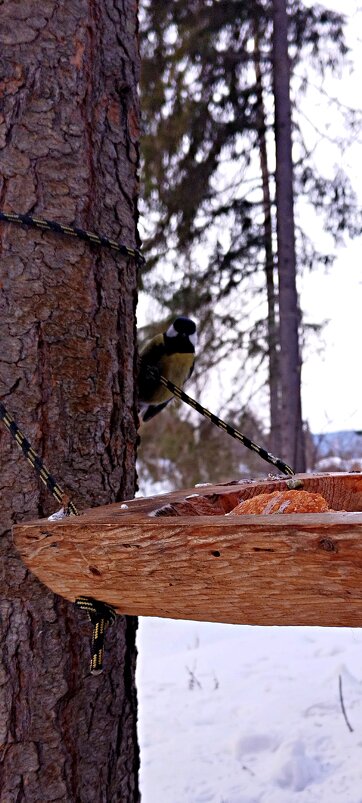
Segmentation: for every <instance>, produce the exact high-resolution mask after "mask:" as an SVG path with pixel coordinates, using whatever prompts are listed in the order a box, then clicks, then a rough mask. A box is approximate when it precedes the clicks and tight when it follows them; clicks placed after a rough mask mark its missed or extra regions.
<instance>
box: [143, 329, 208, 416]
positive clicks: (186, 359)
mask: <svg viewBox="0 0 362 803" xmlns="http://www.w3.org/2000/svg"><path fill="white" fill-rule="evenodd" d="M195 345H196V324H195V323H194V321H191V319H190V318H184V317H180V318H176V320H174V322H173V323H172V324H171V326H169V328H168V329H167V331H166V332H163V333H161V334H159V335H156V337H153V338H152V340H150V341H149V342H148V343H146V345H145V346H144V347H143V349H142V350H141V353H140V367H139V375H138V395H139V400H140V411H139V412H140V414H141V416H142V418H143V421H149V420H150V418H153V416H155V415H157V413H160V412H161V410H163V409H164V407H166V405H167V404H169V402H170V401H171V399H173V395H172V393H171V391H170V390H168V388H165V387H164V386H163V385H161V384H160V382H159V380H158V378H157V376H155V377H152V375H151V376H150V373H149V371H148V369H149V368H150V367H151V368H157V369H158V373H159V374H161V375H162V376H164V377H165V378H166V379H169V380H170V381H171V382H173V383H174V385H178V386H179V387H180V386H181V387H182V385H183V384H184V383H185V382H186V381H187V379H189V377H190V376H191V374H192V371H193V368H194V361H195Z"/></svg>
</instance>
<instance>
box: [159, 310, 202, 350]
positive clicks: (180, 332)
mask: <svg viewBox="0 0 362 803" xmlns="http://www.w3.org/2000/svg"><path fill="white" fill-rule="evenodd" d="M165 338H166V341H167V340H168V341H169V342H170V341H172V340H173V339H174V338H176V340H177V343H180V342H182V341H184V342H185V343H186V342H187V341H189V343H190V344H191V346H192V348H193V349H194V348H195V345H196V324H195V321H192V320H191V318H186V317H184V316H180V317H179V318H175V320H174V322H173V323H172V324H171V326H169V327H168V329H167V332H165ZM175 345H176V343H175ZM187 350H188V349H187Z"/></svg>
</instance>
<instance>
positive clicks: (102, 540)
mask: <svg viewBox="0 0 362 803" xmlns="http://www.w3.org/2000/svg"><path fill="white" fill-rule="evenodd" d="M291 482H294V483H295V484H296V485H297V486H298V487H303V489H304V490H309V491H313V492H317V493H321V494H322V495H323V496H324V497H325V498H326V499H327V501H328V503H329V505H330V506H331V507H333V508H334V510H335V511H336V512H331V513H319V514H312V513H309V514H308V513H307V514H290V515H282V514H274V515H270V516H261V515H254V516H252V515H248V516H241V517H228V516H225V513H226V512H229V511H230V510H231V509H232V508H233V507H234V506H235V505H236V504H237V503H238V502H239V501H240V500H241V499H246V498H250V497H251V496H254V495H255V494H256V493H264V492H266V491H273V490H276V489H279V488H287V487H289V488H290V485H291ZM125 505H126V507H125ZM14 541H15V545H16V547H17V549H18V551H19V552H20V555H21V557H22V559H23V561H24V563H25V564H26V566H27V567H28V568H29V569H30V570H31V571H32V572H33V573H34V574H35V575H36V576H37V577H38V578H39V579H40V580H41V581H42V582H43V583H45V584H46V585H48V586H49V587H50V588H51V589H52V590H53V591H55V592H56V593H58V594H60V595H62V596H64V597H66V598H67V599H69V600H71V601H74V600H75V599H76V597H77V596H79V595H82V594H85V595H89V596H93V597H95V598H97V599H100V600H103V601H104V602H108V603H110V604H112V605H114V606H115V607H116V609H117V611H118V612H119V613H127V614H138V615H142V616H165V617H171V618H182V619H196V620H203V621H214V622H232V623H239V624H254V625H255V624H258V625H307V624H308V625H328V626H335V625H343V626H349V627H351V626H354V627H360V626H361V625H362V475H361V474H325V475H320V474H319V475H299V477H296V478H293V480H292V481H290V479H283V478H282V479H281V478H271V479H267V480H265V481H241V482H240V483H235V484H230V485H218V486H204V487H196V488H193V489H189V490H188V491H185V490H183V491H178V492H175V493H171V494H165V495H162V496H157V497H151V498H148V499H135V500H131V501H129V502H126V503H123V506H122V504H113V505H107V506H104V507H99V508H94V509H92V510H86V511H84V513H82V515H80V516H79V517H70V518H67V519H63V520H61V521H48V520H39V521H33V522H28V523H26V524H21V525H17V526H16V527H14Z"/></svg>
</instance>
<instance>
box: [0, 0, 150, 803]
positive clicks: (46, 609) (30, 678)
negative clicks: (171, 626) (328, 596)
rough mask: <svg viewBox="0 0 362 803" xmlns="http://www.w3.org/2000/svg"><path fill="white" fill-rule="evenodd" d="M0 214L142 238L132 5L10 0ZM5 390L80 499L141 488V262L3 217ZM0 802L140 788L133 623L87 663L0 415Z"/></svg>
mask: <svg viewBox="0 0 362 803" xmlns="http://www.w3.org/2000/svg"><path fill="white" fill-rule="evenodd" d="M0 43H1V52H0V62H1V65H0V75H1V83H0V91H1V93H2V95H3V115H2V117H1V118H0V125H1V127H0V137H1V139H0V160H1V164H0V173H1V184H0V208H2V209H5V210H6V211H19V212H28V213H32V214H34V215H38V216H43V217H48V218H51V219H54V220H61V221H62V222H65V223H76V224H78V225H79V226H82V227H84V228H88V229H91V230H92V229H98V230H99V231H102V232H103V233H105V234H106V235H108V236H111V237H113V238H118V239H119V240H122V241H124V242H126V243H127V244H128V245H130V246H132V245H133V246H134V245H135V242H136V236H137V235H136V217H137V215H136V195H137V166H138V99H137V91H136V84H137V77H138V66H139V65H138V43H137V7H136V3H134V2H132V0H103V2H101V0H92V2H91V0H73V2H71V3H64V2H62V1H61V0H43V2H42V3H41V4H39V3H38V2H37V0H24V2H22V3H19V2H17V1H15V0H8V2H7V3H6V4H5V5H3V6H2V11H1V20H0ZM0 238H1V287H0V310H1V312H0V326H1V352H0V397H2V398H3V400H4V403H5V404H6V406H7V407H8V409H9V411H10V412H11V413H12V414H13V415H14V417H15V419H16V420H17V422H18V424H19V426H21V428H22V429H23V430H24V431H25V432H26V434H27V435H28V437H29V439H30V440H31V442H32V443H33V445H34V447H35V448H36V450H37V451H38V452H39V453H40V455H41V456H42V458H43V459H44V461H45V462H46V463H47V465H48V466H49V467H50V469H51V471H52V473H54V475H55V476H56V477H57V478H58V480H59V481H60V483H61V484H62V485H63V487H64V488H66V489H67V490H68V491H69V492H70V495H71V497H72V499H73V500H74V502H75V504H76V505H77V507H78V508H79V509H81V508H82V507H85V506H87V507H89V506H93V505H97V504H104V503H108V502H111V501H117V500H118V499H124V498H127V497H132V496H133V492H134V488H135V469H134V463H135V443H136V436H137V432H136V411H135V405H134V374H135V315H134V313H135V303H136V268H135V264H134V262H133V261H132V260H129V261H128V262H127V261H126V260H125V259H124V258H121V257H119V256H113V255H112V254H109V253H105V252H103V251H100V250H98V249H97V248H96V247H91V246H88V245H87V244H84V243H81V242H79V241H73V240H68V239H62V238H60V237H57V236H56V235H51V234H48V233H42V232H37V231H33V230H25V229H19V227H18V226H11V225H8V224H0ZM0 430H1V431H0V460H1V464H2V465H1V473H0V488H1V532H0V566H1V572H0V639H1V659H0V678H1V679H0V798H1V801H4V803H5V802H6V803H12V801H17V803H20V802H21V801H26V802H27V803H39V801H52V800H57V801H59V803H60V801H62V803H66V802H67V803H68V802H69V801H76V802H77V803H78V802H79V803H92V802H93V801H95V802H96V803H99V802H100V801H102V803H116V801H117V802H118V801H121V802H122V803H129V802H130V801H132V803H134V801H137V800H139V792H138V780H137V772H138V747H137V737H136V714H137V710H136V709H137V704H136V693H135V684H134V676H135V656H136V649H135V633H136V620H135V619H133V618H128V619H125V618H122V617H119V618H118V620H117V623H116V624H115V625H113V626H112V628H110V630H109V632H108V637H107V654H106V660H105V672H104V673H103V675H101V676H98V677H93V676H91V675H90V674H89V670H88V665H89V640H90V629H89V624H88V621H87V618H86V615H85V614H83V613H81V612H79V611H77V610H76V609H75V608H74V607H73V606H72V605H71V604H69V603H68V602H66V601H65V600H63V599H61V598H59V597H56V596H54V595H53V594H52V593H50V592H49V591H48V590H47V589H46V588H45V587H44V586H42V585H41V584H40V583H39V582H38V581H37V580H35V578H34V577H33V576H32V575H30V574H29V572H28V571H26V570H25V567H24V566H23V565H22V563H21V562H20V559H19V557H18V555H17V554H16V552H15V550H14V547H13V544H12V539H11V534H10V527H11V525H12V524H13V523H14V522H16V521H24V520H26V519H30V518H34V517H38V516H39V515H40V516H43V515H48V514H49V512H52V511H54V509H55V504H54V501H53V500H52V499H51V497H49V495H48V493H47V492H46V491H45V490H44V489H43V488H42V487H41V486H40V485H39V483H38V480H37V478H36V476H35V475H34V473H33V471H32V469H31V468H30V467H29V465H28V464H27V463H26V461H25V460H24V458H23V456H22V455H21V453H20V452H19V451H18V449H17V447H16V445H15V444H13V443H12V442H10V439H9V436H8V433H7V432H6V431H5V429H3V427H0Z"/></svg>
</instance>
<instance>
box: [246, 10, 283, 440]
mask: <svg viewBox="0 0 362 803" xmlns="http://www.w3.org/2000/svg"><path fill="white" fill-rule="evenodd" d="M259 39H260V34H259V20H258V16H257V15H256V16H255V18H254V51H253V56H254V69H255V79H256V97H257V104H258V105H257V113H258V147H259V161H260V173H261V181H262V193H263V216H264V250H265V281H266V292H267V304H268V317H267V340H268V358H269V365H268V369H269V412H270V449H271V451H272V452H273V454H278V453H279V452H280V453H281V451H282V431H283V427H282V411H281V390H280V384H281V383H280V364H279V351H278V343H279V327H278V321H277V309H278V304H277V291H276V289H275V277H276V268H275V260H274V249H273V226H272V202H271V197H270V171H269V164H268V150H267V143H266V111H265V104H264V89H263V75H262V68H261V57H260V41H259Z"/></svg>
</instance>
